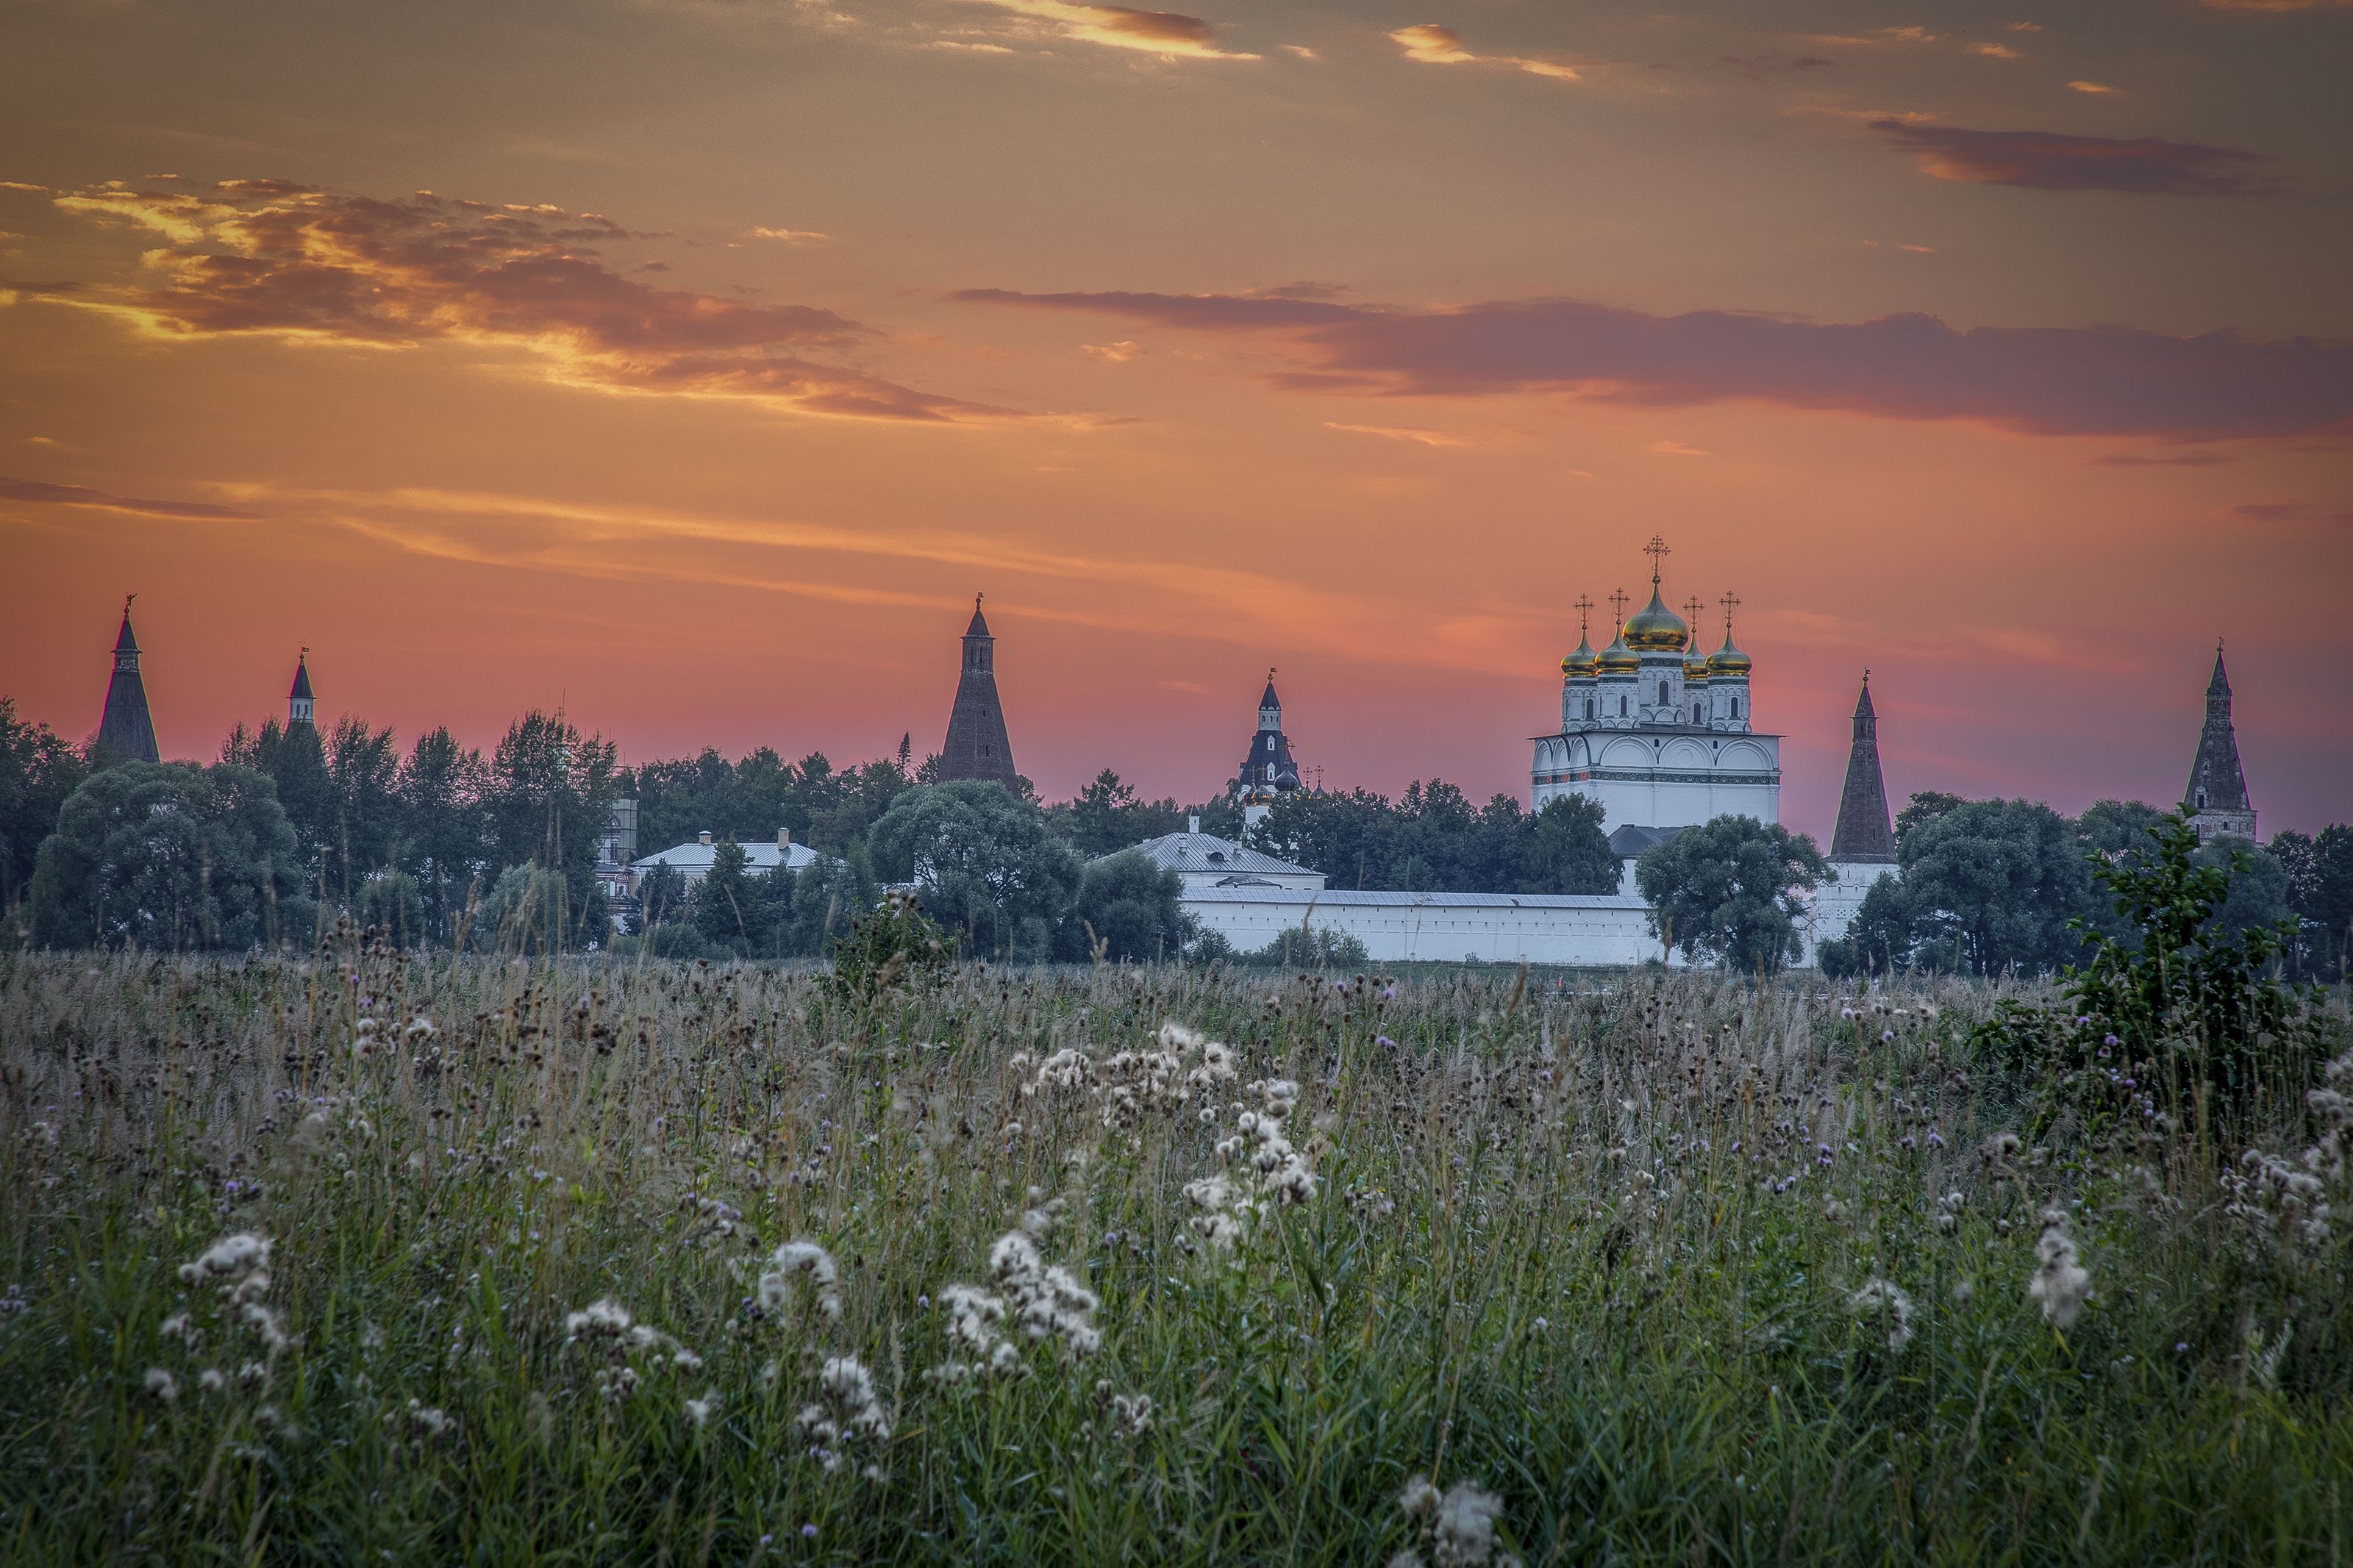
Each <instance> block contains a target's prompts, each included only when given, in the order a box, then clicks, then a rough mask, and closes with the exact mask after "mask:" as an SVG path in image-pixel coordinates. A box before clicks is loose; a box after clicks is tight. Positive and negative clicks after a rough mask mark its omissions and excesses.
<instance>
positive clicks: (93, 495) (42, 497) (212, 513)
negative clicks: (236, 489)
mask: <svg viewBox="0 0 2353 1568" xmlns="http://www.w3.org/2000/svg"><path fill="white" fill-rule="evenodd" d="M0 500H16V501H34V502H37V503H39V504H40V505H43V506H88V507H97V508H100V509H101V510H106V511H127V512H136V513H138V514H139V515H140V516H142V517H185V518H192V519H198V520H202V521H207V522H259V521H261V514H260V513H259V512H253V511H238V510H236V509H235V508H233V507H226V506H214V505H212V504H210V503H209V502H206V501H195V500H146V499H144V498H143V497H140V496H118V495H109V494H108V493H107V492H106V491H104V490H94V489H90V488H89V487H88V486H86V485H53V484H50V483H48V482H47V481H46V480H42V479H7V478H5V477H0Z"/></svg>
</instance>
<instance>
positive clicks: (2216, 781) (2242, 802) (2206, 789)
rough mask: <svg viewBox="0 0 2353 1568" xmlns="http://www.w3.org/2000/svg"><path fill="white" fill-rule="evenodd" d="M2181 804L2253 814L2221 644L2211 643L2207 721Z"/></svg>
mask: <svg viewBox="0 0 2353 1568" xmlns="http://www.w3.org/2000/svg"><path fill="white" fill-rule="evenodd" d="M2181 807H2182V809H2183V810H2184V811H2186V812H2188V813H2189V815H2191V816H2198V815H2200V813H2210V812H2238V813H2252V812H2253V810H2254V806H2253V804H2252V803H2251V802H2249V800H2248V799H2247V775H2246V773H2245V771H2244V770H2243V769H2242V768H2241V767H2240V765H2239V736H2238V731H2236V730H2234V729H2233V728H2232V724H2231V677H2230V675H2229V673H2228V672H2227V671H2225V670H2224V669H2223V668H2222V645H2221V643H2219V642H2218V643H2216V644H2215V645H2214V673H2213V674H2212V675H2211V677H2209V678H2208V679H2207V681H2206V724H2205V727H2204V728H2203V729H2201V730H2200V731H2199V732H2198V755H2197V758H2196V760H2194V761H2193V762H2191V763H2190V764H2189V787H2188V788H2187V789H2185V790H2183V791H2182V792H2181Z"/></svg>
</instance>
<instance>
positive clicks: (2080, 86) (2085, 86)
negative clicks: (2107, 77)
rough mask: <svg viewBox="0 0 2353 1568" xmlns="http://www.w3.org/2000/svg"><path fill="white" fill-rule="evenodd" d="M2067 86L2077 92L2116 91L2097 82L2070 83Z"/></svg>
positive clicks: (2103, 83)
mask: <svg viewBox="0 0 2353 1568" xmlns="http://www.w3.org/2000/svg"><path fill="white" fill-rule="evenodd" d="M2067 85H2068V86H2069V87H2071V88H2073V89H2075V90H2076V91H2077V92H2115V91H2116V89H2115V88H2113V87H2110V86H2108V85H2107V84H2106V83H2105V82H2097V81H2071V82H2069V83H2068V84H2067Z"/></svg>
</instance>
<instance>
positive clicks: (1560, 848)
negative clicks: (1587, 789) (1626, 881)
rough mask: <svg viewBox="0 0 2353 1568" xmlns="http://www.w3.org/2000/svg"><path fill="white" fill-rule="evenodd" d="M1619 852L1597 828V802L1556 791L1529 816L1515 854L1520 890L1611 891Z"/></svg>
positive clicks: (1516, 889) (1617, 872) (1614, 887)
mask: <svg viewBox="0 0 2353 1568" xmlns="http://www.w3.org/2000/svg"><path fill="white" fill-rule="evenodd" d="M1619 877H1620V868H1619V863H1618V853H1617V851H1616V850H1614V849H1612V848H1610V847H1609V835H1608V834H1606V833H1604V832H1602V831H1601V803H1600V802H1599V801H1598V800H1594V799H1592V798H1591V797H1590V796H1587V795H1555V796H1553V797H1552V799H1550V800H1548V801H1546V802H1545V806H1544V809H1543V810H1542V811H1539V812H1537V813H1536V814H1535V816H1532V817H1530V818H1529V819H1528V829H1527V841H1526V844H1525V847H1524V848H1523V849H1522V851H1521V855H1520V875H1519V883H1518V886H1516V887H1514V888H1513V889H1511V890H1512V891H1514V892H1519V893H1614V892H1616V891H1617V890H1618V879H1619Z"/></svg>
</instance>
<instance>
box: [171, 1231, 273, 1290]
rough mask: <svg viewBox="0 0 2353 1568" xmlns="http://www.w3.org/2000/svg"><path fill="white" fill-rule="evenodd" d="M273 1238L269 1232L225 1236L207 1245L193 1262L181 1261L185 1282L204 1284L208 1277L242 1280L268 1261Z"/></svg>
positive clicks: (181, 1272) (181, 1276) (182, 1278)
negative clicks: (261, 1234) (270, 1239)
mask: <svg viewBox="0 0 2353 1568" xmlns="http://www.w3.org/2000/svg"><path fill="white" fill-rule="evenodd" d="M269 1247H270V1241H269V1237H266V1236H255V1235H253V1234H252V1233H251V1232H240V1233H238V1234H237V1235H235V1236H225V1237H221V1238H220V1239H219V1240H218V1241H216V1242H214V1243H213V1244H212V1246H210V1247H206V1249H205V1251H204V1253H203V1255H202V1256H201V1257H199V1258H197V1259H196V1260H195V1262H194V1263H183V1264H182V1265H180V1279H181V1280H182V1281H183V1282H184V1283H186V1284H190V1285H201V1284H203V1283H204V1282H205V1281H206V1280H207V1279H227V1280H228V1281H230V1282H231V1283H232V1284H235V1283H238V1282H241V1281H243V1280H244V1279H246V1278H247V1277H248V1276H249V1275H251V1274H253V1273H254V1272H255V1271H257V1270H259V1269H262V1268H267V1267H268V1266H269Z"/></svg>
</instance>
